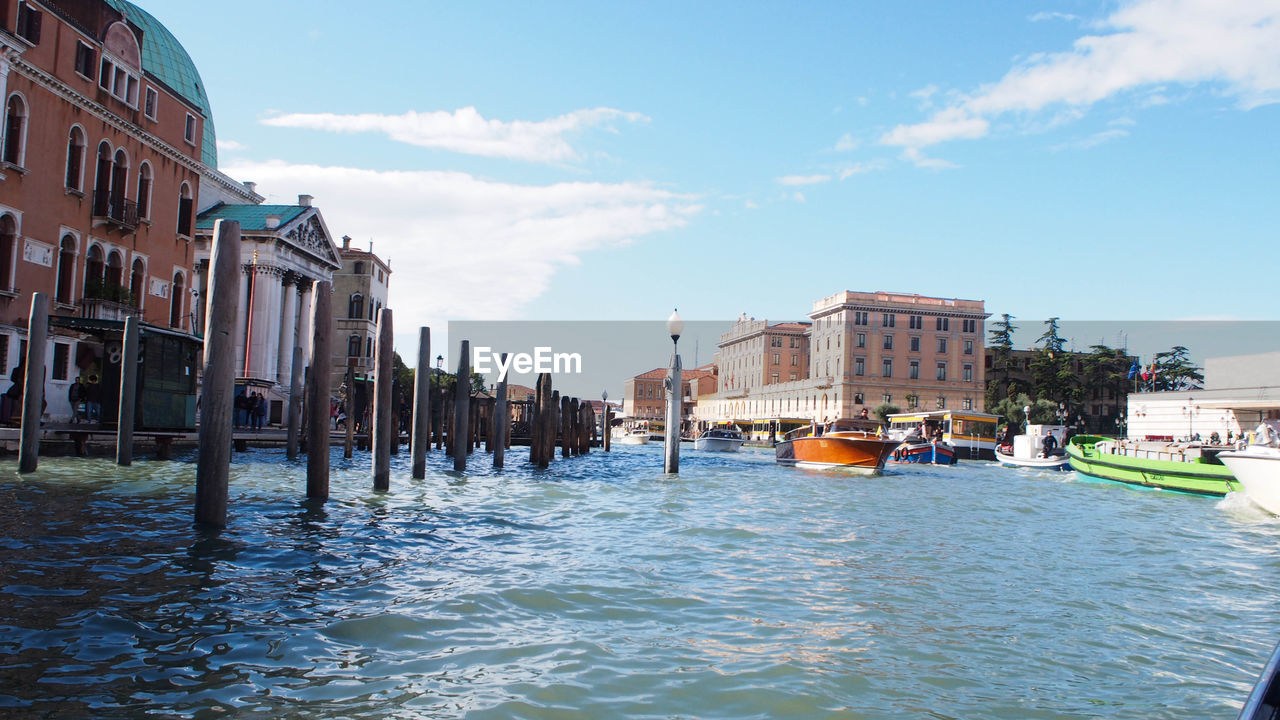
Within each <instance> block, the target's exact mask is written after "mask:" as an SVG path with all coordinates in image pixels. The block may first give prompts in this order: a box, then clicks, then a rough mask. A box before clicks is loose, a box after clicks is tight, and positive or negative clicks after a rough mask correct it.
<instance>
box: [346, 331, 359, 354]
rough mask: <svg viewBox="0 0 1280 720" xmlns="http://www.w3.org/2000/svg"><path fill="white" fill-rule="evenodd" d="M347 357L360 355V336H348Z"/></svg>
mask: <svg viewBox="0 0 1280 720" xmlns="http://www.w3.org/2000/svg"><path fill="white" fill-rule="evenodd" d="M347 357H360V336H359V335H352V336H351V337H349V338H347Z"/></svg>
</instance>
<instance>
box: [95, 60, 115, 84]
mask: <svg viewBox="0 0 1280 720" xmlns="http://www.w3.org/2000/svg"><path fill="white" fill-rule="evenodd" d="M115 74H116V66H115V65H113V64H112V63H111V61H110V60H108V59H106V58H102V69H101V70H100V71H99V72H98V87H100V88H102V89H103V90H110V89H111V78H113V77H115Z"/></svg>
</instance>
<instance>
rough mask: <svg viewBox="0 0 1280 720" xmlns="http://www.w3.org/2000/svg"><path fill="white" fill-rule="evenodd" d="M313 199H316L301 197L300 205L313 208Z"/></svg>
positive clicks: (308, 196)
mask: <svg viewBox="0 0 1280 720" xmlns="http://www.w3.org/2000/svg"><path fill="white" fill-rule="evenodd" d="M313 199H314V198H312V197H311V196H310V195H299V196H298V204H299V205H301V206H302V207H311V201H312V200H313Z"/></svg>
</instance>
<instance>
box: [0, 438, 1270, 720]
mask: <svg viewBox="0 0 1280 720" xmlns="http://www.w3.org/2000/svg"><path fill="white" fill-rule="evenodd" d="M687 447H688V446H686V448H687ZM524 456H525V451H524V450H523V449H520V448H516V449H514V450H513V451H512V455H511V456H509V461H510V467H509V468H508V469H506V470H503V471H500V472H495V471H493V470H492V469H491V468H489V467H488V462H487V460H488V458H487V456H485V455H483V454H480V453H478V454H477V455H475V456H474V460H473V467H474V471H469V472H468V473H467V474H466V475H465V476H462V475H458V474H455V473H453V472H452V471H450V470H446V469H445V468H446V460H445V458H444V457H443V456H442V455H441V454H440V453H439V452H433V453H432V454H431V459H430V461H429V462H430V466H431V469H430V471H429V473H428V477H427V479H425V480H420V481H415V480H412V479H410V478H409V472H408V463H409V462H410V457H409V456H408V454H407V453H405V454H401V455H399V456H397V457H395V458H393V480H392V489H391V492H389V493H381V494H380V493H374V492H372V491H371V489H370V487H371V479H370V472H369V459H368V455H367V454H362V453H361V454H357V456H356V459H355V460H354V461H344V460H342V458H341V453H340V452H339V453H337V454H335V456H334V459H333V467H334V474H333V481H332V490H333V496H332V498H331V500H330V501H329V502H328V503H326V504H323V505H309V504H308V503H307V502H306V501H305V500H303V499H302V497H301V496H302V494H303V488H304V486H305V480H304V477H305V466H304V465H303V464H290V463H288V462H287V461H286V460H285V459H284V456H283V453H282V452H275V451H268V450H259V451H252V452H249V453H244V454H237V455H236V460H237V464H236V465H235V466H233V470H232V488H231V517H230V526H229V528H228V529H227V530H226V531H224V532H222V533H221V534H208V533H201V532H198V531H196V530H195V529H193V528H192V526H191V517H192V502H193V492H194V476H195V466H194V464H193V462H192V458H190V457H188V458H185V462H183V461H176V462H169V463H159V462H156V463H150V462H141V463H138V464H136V465H135V466H134V467H132V468H129V469H118V468H116V467H115V466H114V465H112V464H111V463H110V462H109V461H107V460H78V459H58V458H50V459H44V460H42V462H41V466H40V470H39V472H37V473H36V474H34V475H31V476H27V477H24V478H20V477H19V476H18V475H17V473H16V465H15V463H13V462H12V461H5V462H3V463H0V716H4V717H17V718H24V717H76V718H79V717H107V718H113V717H121V718H124V717H128V718H136V717H143V716H147V717H158V718H168V717H193V718H215V717H216V718H226V717H237V718H241V717H243V718H277V717H286V716H288V717H308V718H330V717H331V718H434V717H440V718H447V717H460V716H466V717H472V718H511V717H518V718H606V717H633V718H824V717H846V718H966V719H968V718H1138V717H1141V718H1197V719H1199V718H1233V717H1235V714H1236V712H1237V711H1238V709H1239V707H1240V704H1241V703H1242V702H1243V700H1244V699H1245V697H1246V696H1247V694H1248V692H1249V690H1250V689H1251V687H1252V684H1253V682H1254V680H1255V679H1256V676H1257V674H1258V673H1259V671H1260V670H1261V668H1262V665H1263V664H1264V662H1265V660H1266V657H1267V655H1268V654H1269V653H1270V651H1271V649H1272V646H1273V645H1274V643H1275V642H1276V641H1277V640H1278V639H1280V583H1277V582H1276V580H1277V578H1278V577H1280V521H1277V520H1276V519H1273V518H1270V517H1269V516H1266V515H1264V514H1262V513H1261V512H1260V511H1258V510H1255V509H1253V507H1252V506H1251V505H1249V503H1248V502H1246V501H1245V500H1244V499H1243V498H1241V497H1236V496H1229V497H1228V498H1226V499H1212V498H1204V497H1195V496H1189V495H1181V494H1175V493H1169V492H1159V491H1141V490H1135V489H1133V488H1130V487H1127V486H1121V485H1116V484H1109V483H1104V482H1093V481H1087V480H1083V479H1081V478H1078V477H1077V476H1076V475H1075V474H1074V473H1059V474H1049V473H1041V472H1026V471H1015V470H1009V469H1004V468H1000V467H997V466H995V465H993V464H988V463H978V462H969V463H962V464H961V465H959V466H957V467H950V468H946V467H908V468H905V469H896V470H893V471H892V472H891V473H890V474H887V475H885V476H883V477H878V478H866V477H858V476H850V475H845V474H841V473H834V472H808V471H803V470H797V469H793V468H781V467H777V466H776V465H775V464H774V463H773V460H772V455H771V454H769V453H766V452H762V451H752V450H749V449H744V451H743V452H742V453H740V454H738V455H710V454H699V453H696V452H694V451H692V450H689V449H686V450H685V452H684V454H683V456H682V463H681V473H680V475H679V476H664V475H663V474H662V473H661V465H662V453H661V447H660V445H650V446H645V447H638V448H628V447H619V448H616V449H615V451H614V452H613V453H610V454H608V455H606V454H603V453H600V452H593V453H592V454H591V455H589V456H587V457H583V458H578V459H573V460H569V461H557V462H556V464H555V465H554V466H553V467H552V469H551V470H550V471H536V470H531V469H529V468H528V467H527V466H526V465H525V464H523V463H522V462H521V460H522V458H523V457H524Z"/></svg>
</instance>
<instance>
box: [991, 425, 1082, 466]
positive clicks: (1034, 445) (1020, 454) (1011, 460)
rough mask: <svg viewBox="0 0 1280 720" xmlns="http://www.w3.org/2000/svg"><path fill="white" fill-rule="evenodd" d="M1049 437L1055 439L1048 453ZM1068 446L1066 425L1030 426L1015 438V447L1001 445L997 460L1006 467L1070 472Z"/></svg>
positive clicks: (997, 450)
mask: <svg viewBox="0 0 1280 720" xmlns="http://www.w3.org/2000/svg"><path fill="white" fill-rule="evenodd" d="M1049 436H1052V437H1053V442H1052V443H1051V445H1052V446H1053V447H1052V449H1051V450H1050V451H1049V452H1048V453H1046V452H1045V438H1047V437H1049ZM1066 446H1067V428H1066V426H1065V425H1028V426H1027V432H1026V433H1025V434H1022V435H1018V436H1016V437H1014V438H1013V447H1009V446H1008V445H1000V446H999V447H997V448H996V460H999V461H1000V464H1001V465H1004V466H1005V467H1025V468H1035V469H1038V470H1070V469H1071V467H1070V466H1069V464H1068V463H1069V461H1070V458H1068V457H1067V453H1066Z"/></svg>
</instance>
